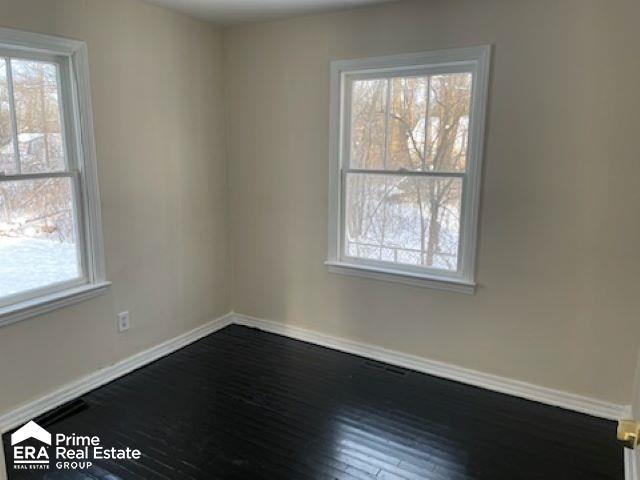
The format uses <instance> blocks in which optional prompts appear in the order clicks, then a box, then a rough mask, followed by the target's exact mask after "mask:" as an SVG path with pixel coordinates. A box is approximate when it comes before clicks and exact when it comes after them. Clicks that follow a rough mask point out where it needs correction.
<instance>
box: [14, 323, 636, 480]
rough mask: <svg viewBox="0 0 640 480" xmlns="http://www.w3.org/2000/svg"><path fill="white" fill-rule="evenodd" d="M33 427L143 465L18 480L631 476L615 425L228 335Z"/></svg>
mask: <svg viewBox="0 0 640 480" xmlns="http://www.w3.org/2000/svg"><path fill="white" fill-rule="evenodd" d="M79 400H80V401H78V402H75V403H74V404H73V408H70V409H69V412H67V413H65V408H62V409H60V411H56V412H54V413H52V414H51V415H45V416H43V417H42V418H40V419H37V420H38V421H39V422H40V423H41V424H43V425H42V426H43V427H45V428H46V429H47V430H49V431H50V432H51V433H53V434H55V433H66V434H71V433H76V434H78V435H98V436H99V437H100V439H101V442H102V445H105V446H109V447H111V446H113V447H116V448H124V447H127V446H128V447H131V448H138V449H140V450H141V451H142V453H143V458H142V459H141V460H139V461H105V460H93V466H91V467H90V468H88V469H85V470H83V471H68V470H67V471H61V470H57V469H56V468H55V465H52V468H51V469H49V470H47V471H15V470H13V469H12V468H11V465H12V453H13V452H12V449H11V448H10V438H9V434H6V435H4V437H3V443H4V448H5V455H6V458H7V464H8V465H9V466H10V468H9V472H8V473H9V479H10V480H22V479H44V480H63V479H65V480H66V479H71V480H89V479H93V480H96V479H98V480H119V479H123V480H129V479H131V480H138V479H145V480H151V479H153V480H155V479H169V480H179V479H251V480H253V479H255V480H260V479H264V480H278V479H293V480H298V479H300V480H305V479H308V480H371V479H375V480H383V479H384V480H502V479H505V480H507V479H523V480H529V479H538V480H552V479H559V480H574V479H575V480H589V479H594V480H623V478H624V473H623V452H622V449H621V448H620V447H619V446H618V444H617V443H616V441H615V433H616V432H615V429H616V425H615V423H614V422H610V421H606V420H602V419H598V418H595V417H590V416H588V415H582V414H578V413H574V412H570V411H567V410H563V409H560V408H555V407H550V406H546V405H542V404H538V403H535V402H530V401H527V400H522V399H518V398H515V397H510V396H507V395H503V394H499V393H495V392H490V391H488V390H483V389H481V388H476V387H471V386H468V385H463V384H460V383H457V382H453V381H449V380H444V379H441V378H437V377H433V376H430V375H425V374H422V373H417V372H413V371H410V370H405V369H402V368H398V367H395V366H390V365H386V364H383V363H380V362H376V361H372V360H368V359H365V358H362V357H358V356H355V355H349V354H346V353H342V352H337V351H334V350H330V349H327V348H323V347H318V346H315V345H311V344H308V343H304V342H300V341H297V340H292V339H289V338H285V337H282V336H279V335H274V334H270V333H265V332H262V331H259V330H256V329H252V328H248V327H242V326H237V325H232V326H229V327H227V328H225V329H223V330H221V331H218V332H216V333H213V334H211V335H209V336H208V337H205V338H203V339H202V340H200V341H198V342H196V343H193V344H191V345H189V346H187V347H185V348H183V349H182V350H179V351H177V352H175V353H173V354H171V355H169V356H167V357H164V358H162V359H160V360H158V361H156V362H154V363H152V364H150V365H147V366H146V367H143V368H141V369H139V370H137V371H135V372H132V373H130V374H129V375H126V376H124V377H122V378H120V379H118V380H115V381H113V382H111V383H110V384H108V385H105V386H103V387H101V388H99V389H97V390H94V391H93V392H91V393H88V394H86V395H84V396H82V397H81V398H80V399H79Z"/></svg>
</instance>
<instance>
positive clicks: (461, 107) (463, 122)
mask: <svg viewBox="0 0 640 480" xmlns="http://www.w3.org/2000/svg"><path fill="white" fill-rule="evenodd" d="M471 84H472V75H471V74H470V73H453V74H447V75H434V76H432V77H431V78H430V88H429V125H428V129H427V131H428V134H427V138H428V142H427V169H428V170H435V171H440V172H458V171H464V170H465V169H466V167H467V145H468V143H469V110H470V105H471Z"/></svg>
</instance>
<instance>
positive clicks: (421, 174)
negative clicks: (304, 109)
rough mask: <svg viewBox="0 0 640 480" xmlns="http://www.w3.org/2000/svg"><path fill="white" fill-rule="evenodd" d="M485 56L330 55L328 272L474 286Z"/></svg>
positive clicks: (465, 288) (485, 52)
mask: <svg viewBox="0 0 640 480" xmlns="http://www.w3.org/2000/svg"><path fill="white" fill-rule="evenodd" d="M489 56H490V47H486V46H485V47H472V48H465V49H458V50H447V51H442V52H427V53H422V54H411V55H399V56H392V57H383V58H371V59H363V60H346V61H336V62H333V63H332V87H331V88H332V124H331V135H332V141H331V144H332V147H331V169H330V192H329V194H330V208H329V217H330V218H329V258H328V261H327V265H328V266H329V269H330V271H332V272H335V273H346V274H352V275H359V276H367V277H372V278H379V279H386V280H391V281H397V282H403V283H410V284H418V285H424V286H432V287H436V288H445V289H452V290H457V291H462V292H468V293H471V292H473V288H474V262H475V258H474V257H475V251H476V232H477V222H478V203H479V187H480V170H481V156H482V148H483V147H482V143H483V136H484V118H485V104H486V98H487V77H488V70H489Z"/></svg>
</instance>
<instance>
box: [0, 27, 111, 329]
mask: <svg viewBox="0 0 640 480" xmlns="http://www.w3.org/2000/svg"><path fill="white" fill-rule="evenodd" d="M0 50H1V51H2V53H3V55H4V54H7V55H9V56H12V57H21V56H23V55H24V57H25V58H32V59H36V60H37V59H41V60H45V61H46V60H51V59H53V58H56V60H55V61H56V62H57V63H58V64H59V66H60V77H65V81H62V82H61V84H60V89H61V95H62V96H61V101H60V105H61V110H62V111H61V114H62V116H63V118H64V121H63V124H64V125H65V131H64V132H63V135H64V138H65V141H66V148H67V151H68V153H69V156H73V157H74V158H75V162H76V164H75V165H70V168H69V170H68V171H67V172H64V173H61V174H60V175H61V176H68V177H71V178H74V179H75V186H76V187H75V191H76V205H77V208H76V214H77V215H78V217H80V218H79V222H78V223H79V225H78V226H79V229H78V230H79V231H78V239H79V244H80V248H81V249H83V255H82V258H83V259H84V260H83V263H82V267H83V273H84V278H83V277H81V278H79V279H76V280H72V281H70V282H63V283H61V284H57V285H49V286H47V287H44V288H43V289H38V290H37V292H38V294H37V296H33V295H26V296H25V297H24V298H21V299H19V300H17V302H16V303H12V304H9V305H6V306H3V307H1V308H0V327H2V326H4V325H8V324H11V323H14V322H17V321H20V320H23V319H26V318H29V317H33V316H36V315H41V314H43V313H46V312H49V311H52V310H55V309H58V308H62V307H64V306H67V305H71V304H74V303H77V302H81V301H83V300H86V299H88V298H91V297H94V296H96V295H99V294H101V293H104V292H105V291H107V289H108V287H109V286H110V285H111V283H110V282H108V281H107V280H106V269H105V261H104V243H103V236H102V219H101V212H100V191H99V188H98V171H97V158H96V146H95V136H94V131H93V110H92V105H91V88H90V77H89V60H88V49H87V45H86V43H85V42H81V41H78V40H72V39H67V38H62V37H55V36H50V35H43V34H38V33H31V32H25V31H21V30H13V29H8V28H0ZM66 99H68V100H66ZM47 175H48V176H50V175H49V174H47ZM35 176H37V175H35ZM7 177H10V175H7ZM5 178H6V177H5ZM27 293H28V292H27ZM32 293H34V292H32ZM19 295H20V294H17V296H19Z"/></svg>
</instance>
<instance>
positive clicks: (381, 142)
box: [351, 79, 388, 169]
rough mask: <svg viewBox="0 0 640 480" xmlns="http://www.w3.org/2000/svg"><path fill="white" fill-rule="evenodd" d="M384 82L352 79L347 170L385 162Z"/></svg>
mask: <svg viewBox="0 0 640 480" xmlns="http://www.w3.org/2000/svg"><path fill="white" fill-rule="evenodd" d="M387 83H388V82H387V80H386V79H381V80H356V81H354V82H353V89H352V100H351V168H362V169H382V168H384V163H385V158H384V157H385V130H386V126H385V123H386V115H387V113H386V104H387Z"/></svg>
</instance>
